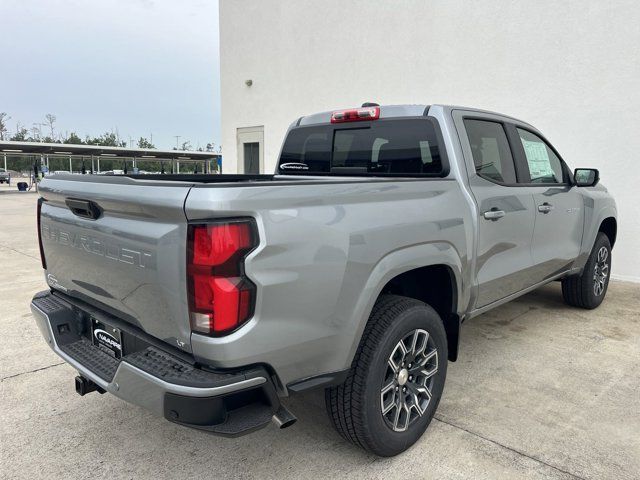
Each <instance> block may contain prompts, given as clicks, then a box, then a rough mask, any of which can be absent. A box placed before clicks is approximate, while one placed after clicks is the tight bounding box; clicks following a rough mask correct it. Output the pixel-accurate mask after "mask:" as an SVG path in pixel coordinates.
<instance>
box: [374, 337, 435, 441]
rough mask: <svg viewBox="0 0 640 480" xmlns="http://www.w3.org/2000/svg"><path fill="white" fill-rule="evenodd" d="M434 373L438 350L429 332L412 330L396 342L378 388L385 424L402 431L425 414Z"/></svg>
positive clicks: (429, 399)
mask: <svg viewBox="0 0 640 480" xmlns="http://www.w3.org/2000/svg"><path fill="white" fill-rule="evenodd" d="M437 372H438V351H437V350H436V346H435V343H434V342H433V339H432V338H430V336H429V332H427V331H426V330H423V329H416V330H413V331H411V332H409V333H408V334H407V335H405V336H404V337H403V338H402V339H401V340H400V341H399V342H398V343H397V344H396V346H395V347H394V349H393V351H392V352H391V355H390V356H389V359H388V360H387V366H386V372H385V376H384V380H383V386H382V388H381V390H380V405H381V410H382V416H383V417H384V420H385V423H386V424H387V426H388V427H390V428H391V429H392V430H394V431H396V432H404V431H406V430H407V428H409V426H410V425H411V424H412V423H414V422H415V421H416V420H417V419H418V418H420V417H421V416H422V415H423V414H424V413H425V411H426V410H427V407H428V406H429V403H430V402H431V397H432V394H431V391H432V388H433V382H434V379H435V375H436V373H437Z"/></svg>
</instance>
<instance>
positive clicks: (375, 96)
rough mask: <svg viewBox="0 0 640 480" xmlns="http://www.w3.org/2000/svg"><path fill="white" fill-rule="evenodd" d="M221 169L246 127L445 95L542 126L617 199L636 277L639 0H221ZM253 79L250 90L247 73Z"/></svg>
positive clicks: (278, 130)
mask: <svg viewBox="0 0 640 480" xmlns="http://www.w3.org/2000/svg"><path fill="white" fill-rule="evenodd" d="M220 36H221V38H220V40H221V75H222V145H223V171H224V172H225V173H232V172H236V171H237V161H236V156H237V152H236V129H237V128H241V127H252V126H260V125H263V126H264V147H265V148H264V166H265V171H266V172H272V171H273V170H274V168H275V164H276V160H277V155H278V153H279V148H280V143H281V141H282V137H283V135H284V133H285V131H286V129H287V127H288V125H289V124H290V123H291V122H292V121H293V120H295V119H296V118H298V117H299V116H302V115H305V114H309V113H313V112H316V111H322V110H331V109H338V108H344V107H353V106H359V105H360V104H361V103H362V102H363V101H375V102H378V103H385V104H393V103H427V104H429V103H447V104H456V105H466V106H473V107H480V108H485V109H489V110H496V111H499V112H502V113H506V114H509V115H513V116H515V117H518V118H521V119H523V120H526V121H528V122H530V123H532V124H533V125H535V126H536V127H538V128H539V129H540V130H541V131H542V132H543V133H544V134H545V136H547V138H548V139H549V140H550V141H551V142H552V143H553V144H554V146H555V147H556V148H557V149H558V150H559V151H560V153H561V154H562V156H563V157H564V158H565V160H566V161H567V163H568V164H569V166H570V167H572V168H574V167H578V166H581V167H595V168H599V169H600V172H601V178H602V182H603V183H604V184H605V185H606V186H607V187H608V188H609V189H610V191H611V192H612V193H613V194H614V195H615V197H616V199H617V202H618V207H619V232H618V243H617V245H616V249H615V250H614V267H613V270H614V272H615V276H617V277H618V278H621V279H628V280H634V281H640V211H639V208H640V205H639V203H640V202H638V200H639V199H640V193H639V192H640V173H639V172H640V2H638V1H637V0H620V1H613V2H607V1H601V0H599V1H588V0H578V1H576V0H564V1H561V2H559V1H557V0H543V1H540V0H538V1H535V2H532V1H524V0H523V1H506V0H504V1H499V0H483V1H482V2H473V1H461V0H458V1H452V0H437V1H436V0H432V1H426V0H425V1H420V0H414V1H409V0H405V1H382V0H378V1H375V0H357V1H356V0H352V1H346V0H342V1H340V0H322V1H318V0H291V1H282V0H280V1H278V0H254V1H249V0H221V2H220ZM248 79H251V80H252V81H253V85H252V86H250V87H248V86H246V85H245V80H248Z"/></svg>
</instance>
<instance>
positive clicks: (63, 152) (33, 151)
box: [0, 140, 220, 161]
mask: <svg viewBox="0 0 640 480" xmlns="http://www.w3.org/2000/svg"><path fill="white" fill-rule="evenodd" d="M0 152H1V153H6V154H23V155H38V154H40V155H55V156H69V155H78V156H94V157H101V156H102V157H109V158H135V159H142V158H144V159H154V160H183V161H184V160H191V161H207V160H217V159H218V158H219V157H220V154H219V153H213V152H194V151H186V150H156V149H147V148H126V147H103V146H100V145H76V144H71V143H39V142H12V141H4V140H2V141H0Z"/></svg>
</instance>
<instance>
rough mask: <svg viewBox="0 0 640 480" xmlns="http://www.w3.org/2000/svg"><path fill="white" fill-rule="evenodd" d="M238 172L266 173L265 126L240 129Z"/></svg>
mask: <svg viewBox="0 0 640 480" xmlns="http://www.w3.org/2000/svg"><path fill="white" fill-rule="evenodd" d="M238 173H245V174H252V175H257V174H260V173H264V127H263V126H259V127H248V128H239V129H238Z"/></svg>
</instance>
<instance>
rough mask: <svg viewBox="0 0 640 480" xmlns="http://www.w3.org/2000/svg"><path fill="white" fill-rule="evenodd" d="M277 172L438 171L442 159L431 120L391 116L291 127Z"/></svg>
mask: <svg viewBox="0 0 640 480" xmlns="http://www.w3.org/2000/svg"><path fill="white" fill-rule="evenodd" d="M279 170H280V172H281V173H286V174H291V173H306V174H322V173H334V174H358V173H362V174H367V173H368V174H375V175H409V176H410V175H440V174H441V173H442V172H443V162H442V158H441V153H440V148H439V145H438V141H437V136H436V131H435V127H434V125H433V123H432V122H431V121H429V120H426V119H393V120H376V121H372V122H366V124H365V122H360V123H358V124H357V125H353V126H344V125H339V126H334V125H326V124H325V125H318V126H310V127H298V128H295V129H292V130H291V131H290V132H289V134H288V135H287V138H286V140H285V143H284V146H283V149H282V153H281V155H280V163H279Z"/></svg>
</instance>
